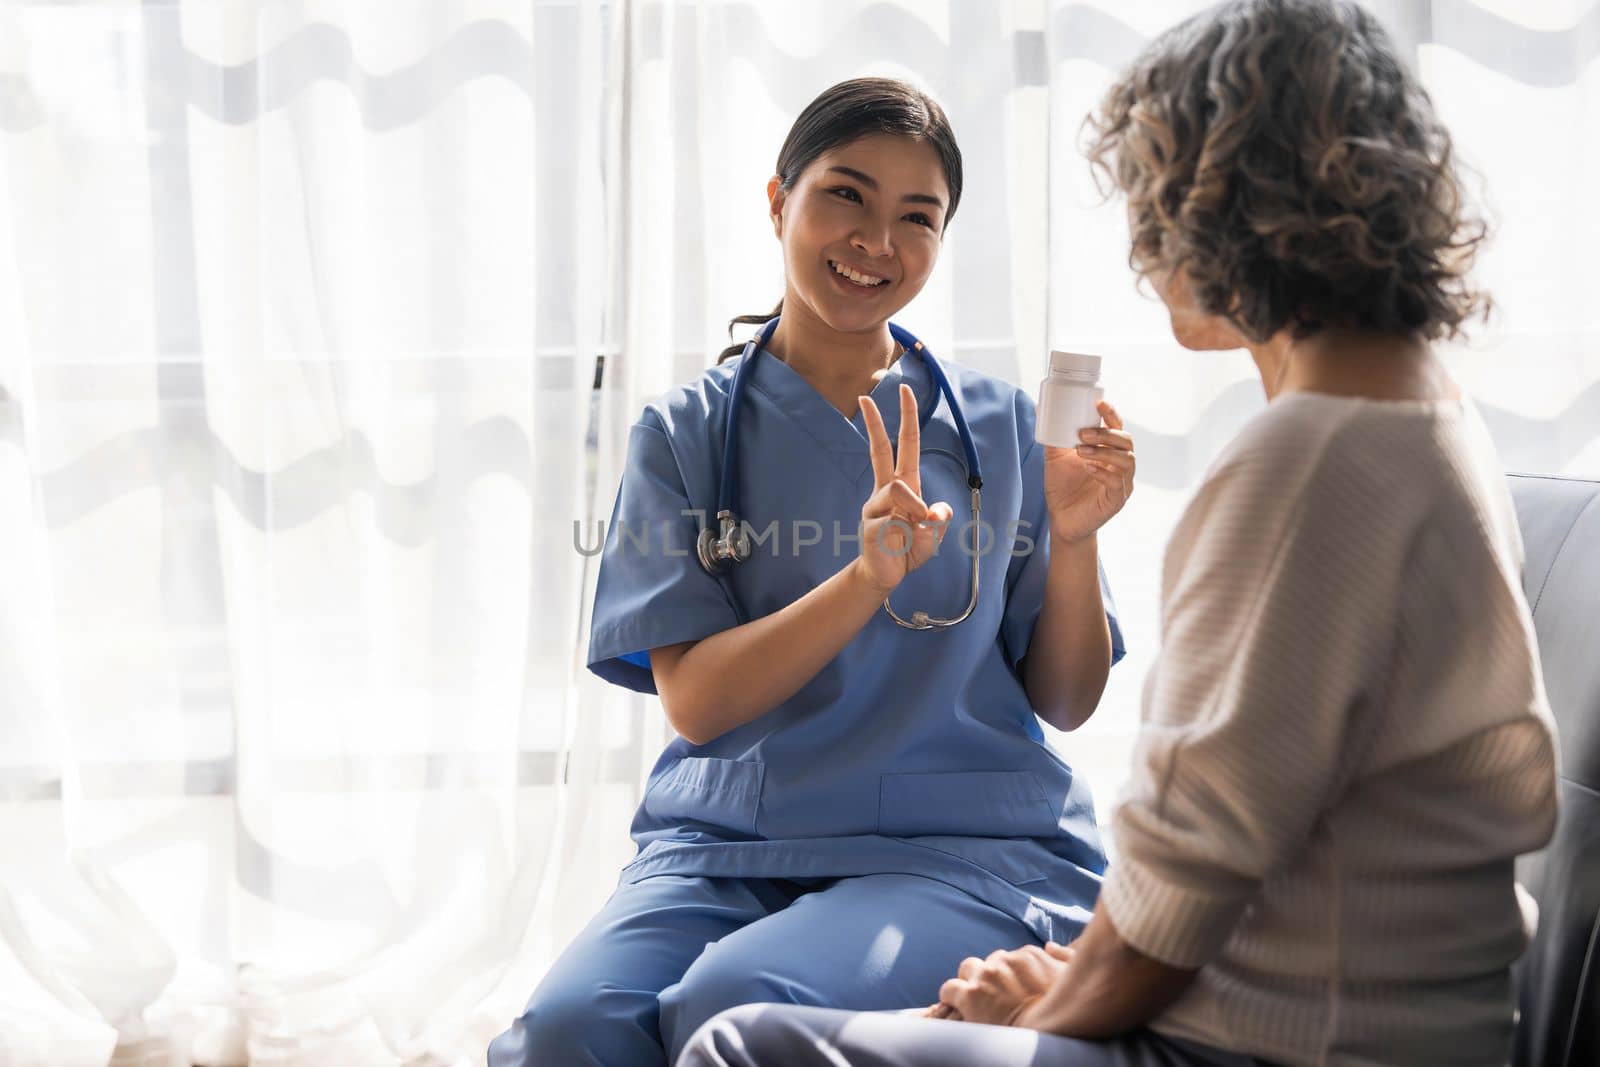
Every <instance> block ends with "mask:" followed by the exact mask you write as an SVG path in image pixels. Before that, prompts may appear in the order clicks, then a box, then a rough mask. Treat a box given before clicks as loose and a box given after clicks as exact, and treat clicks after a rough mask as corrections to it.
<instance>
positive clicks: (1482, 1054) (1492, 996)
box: [1102, 393, 1556, 1067]
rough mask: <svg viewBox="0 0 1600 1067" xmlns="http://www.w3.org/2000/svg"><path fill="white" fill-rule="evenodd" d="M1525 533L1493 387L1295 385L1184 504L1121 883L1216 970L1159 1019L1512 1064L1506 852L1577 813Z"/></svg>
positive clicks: (1215, 1039)
mask: <svg viewBox="0 0 1600 1067" xmlns="http://www.w3.org/2000/svg"><path fill="white" fill-rule="evenodd" d="M1521 564H1522V542H1521V538H1520V536H1519V534H1518V530H1517V524H1516V517H1515V514H1514V513H1513V511H1512V506H1511V500H1510V496H1509V494H1508V492H1507V490H1506V487H1505V483H1504V479H1503V477H1502V475H1501V472H1500V469H1499V464H1498V462H1497V459H1496V456H1495V453H1494V448H1493V446H1492V444H1491V443H1490V441H1489V438H1488V434H1487V433H1486V431H1485V430H1484V427H1483V424H1482V422H1481V420H1480V419H1479V418H1478V416H1477V413H1476V411H1475V409H1473V408H1472V407H1471V406H1470V404H1464V403H1456V402H1454V401H1445V402H1438V403H1434V402H1412V401H1372V400H1365V399H1359V398H1350V397H1335V396H1331V395H1328V394H1319V393H1289V394H1285V395H1284V396H1282V397H1280V398H1279V399H1278V400H1277V401H1275V402H1274V403H1272V404H1271V405H1269V406H1268V408H1267V410H1266V411H1265V412H1264V413H1262V414H1261V415H1260V416H1258V417H1257V418H1256V419H1255V420H1254V421H1253V422H1252V423H1251V424H1250V425H1249V426H1248V427H1247V428H1246V429H1245V430H1244V432H1243V433H1241V434H1240V436H1239V437H1238V438H1237V439H1236V440H1235V441H1234V442H1233V443H1232V444H1231V445H1230V446H1229V447H1228V448H1227V450H1226V451H1225V452H1224V454H1223V455H1222V456H1221V457H1219V459H1218V460H1217V462H1216V463H1215V465H1214V466H1213V467H1212V470H1211V472H1210V474H1209V475H1208V477H1207V479H1206V481H1205V483H1204V484H1203V485H1202V486H1201V488H1200V490H1199V492H1198V494H1197V496H1196V497H1195V499H1194V501H1193V502H1192V503H1191V504H1190V506H1189V508H1188V510H1187V511H1186V512H1185V514H1184V515H1183V517H1182V519H1181V520H1180V522H1179V523H1178V527H1177V529H1176V531H1175V532H1174V534H1173V537H1172V541H1171V544H1170V546H1169V547H1168V550H1167V556H1166V561H1165V568H1164V571H1163V581H1162V624H1161V629H1162V641H1161V650H1160V654H1159V657H1158V659H1157V661H1156V663H1155V665H1154V667H1153V668H1152V670H1151V671H1150V674H1149V677H1148V679H1147V680H1146V684H1145V693H1144V710H1143V723H1142V728H1141V731H1140V736H1139V741H1138V745H1137V749H1136V754H1135V760H1134V771H1133V776H1132V778H1131V780H1130V784H1129V786H1128V790H1127V792H1126V794H1125V798H1124V801H1123V803H1122V804H1121V805H1120V807H1119V809H1118V810H1117V813H1116V815H1115V821H1114V827H1115V829H1114V835H1115V841H1116V844H1117V859H1116V861H1115V862H1114V863H1113V865H1112V868H1111V870H1110V871H1109V872H1108V874H1107V878H1106V882H1105V886H1104V890H1103V894H1102V901H1103V903H1104V906H1105V907H1106V908H1107V909H1109V913H1110V917H1111V919H1112V921H1113V922H1114V923H1115V925H1116V927H1117V929H1118V930H1119V931H1120V932H1121V934H1122V936H1123V938H1125V939H1126V940H1127V941H1128V942H1129V943H1130V944H1132V945H1133V946H1134V947H1135V948H1137V949H1138V950H1140V951H1141V952H1143V953H1145V954H1146V955H1149V956H1152V957H1154V958H1156V959H1158V960H1162V961H1165V962H1167V963H1170V964H1173V965H1176V966H1180V967H1199V968H1201V970H1200V973H1199V975H1198V976H1197V978H1196V979H1195V982H1194V984H1193V985H1192V986H1191V987H1190V989H1189V990H1188V992H1186V993H1185V994H1184V996H1183V997H1182V999H1180V1000H1179V1001H1178V1003H1177V1004H1175V1005H1174V1006H1173V1007H1172V1008H1170V1009H1169V1010H1168V1011H1167V1012H1166V1013H1165V1014H1164V1015H1162V1016H1161V1017H1160V1019H1158V1020H1157V1021H1156V1023H1155V1024H1153V1025H1154V1027H1155V1029H1157V1030H1159V1031H1161V1032H1163V1033H1166V1034H1171V1035H1178V1036H1182V1037H1189V1038H1193V1039H1196V1040H1199V1041H1203V1042H1206V1043H1208V1044H1212V1045H1217V1046H1221V1047H1225V1048H1229V1049H1235V1050H1238V1051H1242V1052H1248V1053H1251V1054H1254V1055H1257V1056H1262V1057H1265V1058H1267V1059H1269V1060H1273V1061H1276V1062H1280V1063H1285V1064H1395V1065H1405V1067H1418V1065H1423V1064H1452V1065H1459V1064H1490V1063H1504V1062H1505V1060H1506V1054H1507V1048H1508V1042H1509V1038H1510V1032H1511V1026H1512V1020H1513V1008H1512V998H1511V986H1510V977H1509V971H1508V968H1509V966H1510V964H1511V962H1512V961H1513V960H1514V959H1515V958H1516V957H1517V955H1518V954H1519V953H1521V952H1522V950H1523V948H1524V947H1525V945H1526V941H1527V931H1526V930H1525V928H1524V923H1523V919H1522V914H1521V911H1520V909H1519V907H1518V903H1517V898H1516V895H1515V892H1514V886H1513V881H1512V860H1513V858H1514V857H1515V856H1517V855H1518V854H1519V853H1522V852H1527V851H1530V850H1532V849H1535V848H1538V847H1539V846H1541V845H1542V844H1543V843H1544V842H1545V841H1546V840H1548V838H1549V836H1550V833H1551V831H1552V829H1553V826H1554V820H1555V811H1556V762H1555V748H1554V742H1553V738H1552V733H1551V730H1552V726H1551V720H1550V713H1549V708H1548V706H1547V704H1546V700H1545V693H1544V685H1543V682H1542V680H1541V677H1540V673H1539V662H1538V652H1537V648H1536V646H1535V644H1534V635H1533V624H1532V620H1531V618H1530V617H1529V613H1528V607H1527V603H1526V601H1525V600H1524V599H1523V595H1522V584H1521V580H1520V571H1521Z"/></svg>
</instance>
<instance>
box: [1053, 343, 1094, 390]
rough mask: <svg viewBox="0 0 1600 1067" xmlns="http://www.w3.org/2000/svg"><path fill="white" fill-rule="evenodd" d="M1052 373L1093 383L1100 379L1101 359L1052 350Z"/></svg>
mask: <svg viewBox="0 0 1600 1067" xmlns="http://www.w3.org/2000/svg"><path fill="white" fill-rule="evenodd" d="M1050 373H1051V374H1065V375H1070V376H1071V377H1073V378H1077V379H1079V380H1082V381H1091V382H1092V381H1095V380H1097V379H1098V378H1099V377H1100V357H1099V356H1086V355H1082V354H1080V353H1078V352H1061V351H1056V350H1052V351H1051V353H1050Z"/></svg>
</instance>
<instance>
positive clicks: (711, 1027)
mask: <svg viewBox="0 0 1600 1067" xmlns="http://www.w3.org/2000/svg"><path fill="white" fill-rule="evenodd" d="M1262 1062H1263V1061H1260V1060H1257V1059H1254V1058H1252V1057H1250V1056H1244V1055H1241V1054H1239V1053H1236V1052H1224V1051H1222V1050H1220V1049H1214V1048H1208V1047H1206V1046H1204V1045H1197V1044H1194V1043H1193V1042H1190V1041H1183V1040H1179V1039H1177V1038H1170V1037H1162V1036H1161V1035H1159V1034H1157V1033H1154V1032H1153V1031H1150V1030H1139V1031H1135V1032H1134V1033H1132V1034H1129V1035H1127V1036H1124V1037H1121V1038H1116V1039H1114V1040H1111V1041H1079V1040H1076V1039H1074V1038H1069V1037H1056V1036H1054V1035H1052V1034H1041V1033H1039V1032H1038V1031H1037V1030H1021V1029H1017V1028H1015V1027H1008V1026H983V1025H979V1024H976V1023H961V1022H951V1021H948V1020H945V1019H924V1018H921V1017H919V1016H917V1015H915V1014H906V1013H903V1012H872V1011H862V1012H854V1011H838V1010H835V1009H833V1008H812V1007H803V1006H800V1005H794V1004H746V1005H745V1006H744V1007H742V1008H731V1009H729V1010H728V1011H725V1012H722V1013H721V1014H720V1015H717V1016H715V1017H714V1018H712V1019H710V1020H709V1021H707V1022H706V1024H705V1025H704V1026H702V1027H700V1029H699V1030H698V1031H696V1032H695V1035H694V1036H693V1037H692V1038H690V1039H689V1043H688V1044H687V1045H685V1046H684V1049H683V1055H681V1056H680V1057H679V1058H678V1064H677V1067H980V1065H981V1067H1258V1065H1260V1064H1262Z"/></svg>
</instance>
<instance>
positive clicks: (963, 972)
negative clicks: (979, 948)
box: [939, 956, 983, 1000]
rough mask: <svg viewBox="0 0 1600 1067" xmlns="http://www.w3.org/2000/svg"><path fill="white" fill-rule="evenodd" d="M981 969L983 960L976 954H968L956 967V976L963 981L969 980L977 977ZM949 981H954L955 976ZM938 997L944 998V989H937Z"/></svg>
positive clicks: (948, 983) (947, 983)
mask: <svg viewBox="0 0 1600 1067" xmlns="http://www.w3.org/2000/svg"><path fill="white" fill-rule="evenodd" d="M981 970H983V960H980V959H979V958H978V957H976V956H968V957H967V958H966V959H964V960H962V961H961V966H959V967H957V968H956V978H959V979H961V980H962V981H963V982H970V981H972V980H973V979H974V978H976V977H977V975H978V972H979V971H981ZM950 981H951V982H953V981H955V978H952V979H951V980H950ZM945 985H946V986H948V985H950V982H946V983H945ZM939 999H940V1000H943V999H945V998H944V990H942V989H941V990H940V991H939Z"/></svg>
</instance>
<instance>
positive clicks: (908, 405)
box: [894, 382, 922, 493]
mask: <svg viewBox="0 0 1600 1067" xmlns="http://www.w3.org/2000/svg"><path fill="white" fill-rule="evenodd" d="M894 473H895V475H896V476H898V477H900V478H904V479H905V480H906V481H907V482H908V483H910V485H911V490H912V492H915V493H921V492H922V427H920V426H918V425H917V394H916V393H913V392H912V391H911V386H909V385H907V384H906V383H905V382H901V383H900V455H899V456H898V457H896V459H895V464H894Z"/></svg>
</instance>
